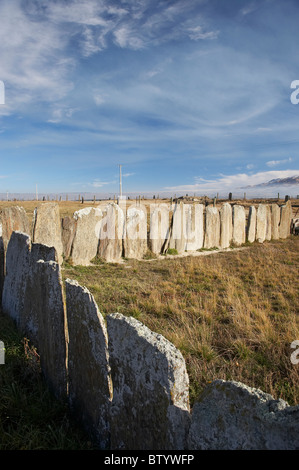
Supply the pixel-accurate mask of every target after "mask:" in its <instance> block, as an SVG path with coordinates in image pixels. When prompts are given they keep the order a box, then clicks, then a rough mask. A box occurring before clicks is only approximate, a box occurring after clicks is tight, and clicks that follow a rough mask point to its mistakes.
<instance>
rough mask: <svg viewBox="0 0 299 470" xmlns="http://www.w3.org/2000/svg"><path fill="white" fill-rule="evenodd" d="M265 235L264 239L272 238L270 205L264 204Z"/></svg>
mask: <svg viewBox="0 0 299 470" xmlns="http://www.w3.org/2000/svg"><path fill="white" fill-rule="evenodd" d="M266 221H267V223H266V236H265V240H268V241H269V240H271V238H272V215H271V207H270V206H269V205H268V204H266Z"/></svg>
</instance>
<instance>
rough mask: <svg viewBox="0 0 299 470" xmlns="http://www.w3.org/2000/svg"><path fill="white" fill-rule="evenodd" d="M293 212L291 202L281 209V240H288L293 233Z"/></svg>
mask: <svg viewBox="0 0 299 470" xmlns="http://www.w3.org/2000/svg"><path fill="white" fill-rule="evenodd" d="M292 217H293V210H292V206H291V203H290V201H288V202H287V203H286V204H284V205H283V206H281V208H280V224H279V238H287V237H289V236H290V233H291V221H292Z"/></svg>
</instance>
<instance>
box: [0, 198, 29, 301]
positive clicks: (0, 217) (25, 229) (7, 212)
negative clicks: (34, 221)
mask: <svg viewBox="0 0 299 470" xmlns="http://www.w3.org/2000/svg"><path fill="white" fill-rule="evenodd" d="M14 231H16V232H22V233H25V234H27V235H30V234H31V228H30V223H29V219H28V217H27V214H26V211H25V209H24V208H23V207H19V206H12V207H5V208H4V209H1V210H0V298H1V296H2V290H3V283H4V274H5V254H6V250H7V245H8V242H9V240H10V237H11V234H12V232H14Z"/></svg>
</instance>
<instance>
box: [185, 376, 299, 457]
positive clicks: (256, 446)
mask: <svg viewBox="0 0 299 470" xmlns="http://www.w3.org/2000/svg"><path fill="white" fill-rule="evenodd" d="M298 448H299V406H296V407H290V406H288V404H287V403H286V402H285V401H283V400H274V399H273V397H272V396H271V395H269V394H266V393H264V392H262V391H261V390H258V389H254V388H251V387H248V386H246V385H244V384H242V383H240V382H233V381H229V382H225V381H223V380H215V381H214V382H212V384H210V385H209V386H207V387H206V389H205V390H204V392H203V394H202V396H201V397H200V399H199V401H198V402H197V403H195V405H194V407H193V409H192V421H191V426H190V432H189V437H188V449H189V450H294V449H298Z"/></svg>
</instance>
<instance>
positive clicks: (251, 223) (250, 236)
mask: <svg viewBox="0 0 299 470" xmlns="http://www.w3.org/2000/svg"><path fill="white" fill-rule="evenodd" d="M255 236H256V208H255V207H254V206H250V207H249V213H248V221H247V240H248V241H249V242H250V243H253V242H254V241H255Z"/></svg>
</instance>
